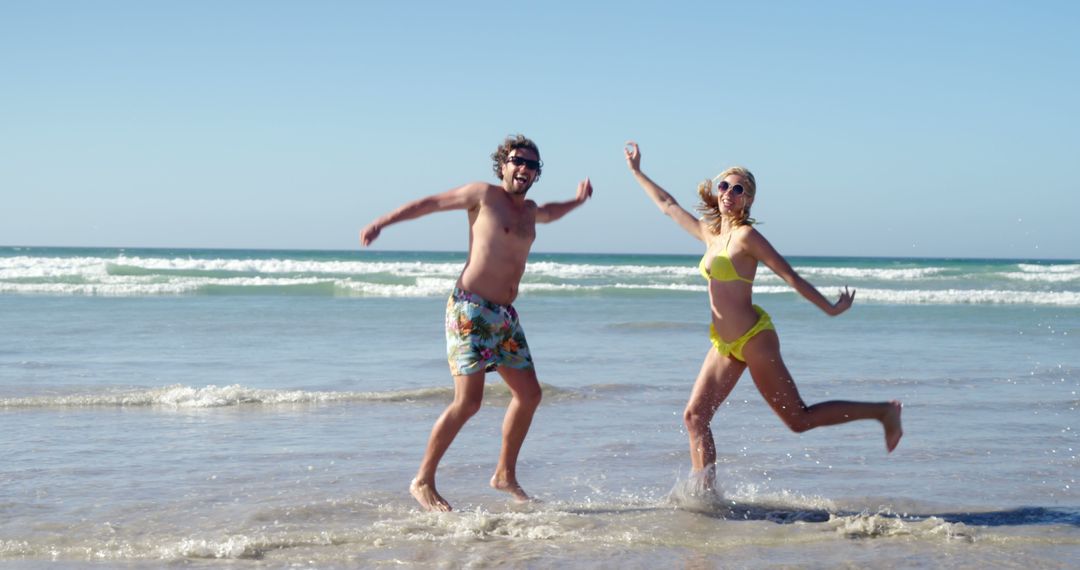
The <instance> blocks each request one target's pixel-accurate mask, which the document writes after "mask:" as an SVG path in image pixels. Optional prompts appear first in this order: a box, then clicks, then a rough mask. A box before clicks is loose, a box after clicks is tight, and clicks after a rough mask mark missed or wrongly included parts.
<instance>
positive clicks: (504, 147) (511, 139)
mask: <svg viewBox="0 0 1080 570" xmlns="http://www.w3.org/2000/svg"><path fill="white" fill-rule="evenodd" d="M519 148H527V149H529V150H531V151H533V152H535V153H536V160H540V149H539V148H537V147H536V143H534V142H532V141H531V140H529V139H528V138H526V137H525V135H522V134H517V135H512V136H508V137H506V140H504V141H503V143H502V144H501V145H499V148H497V149H495V152H493V153H491V160H492V163H491V170H493V171H494V172H495V178H498V179H499V180H502V167H503V164H506V157H508V156H510V151H512V150H516V149H519ZM543 168H544V163H543V162H541V163H540V167H539V168H537V169H536V178H534V179H533V182H535V181H537V180H540V171H541V170H543Z"/></svg>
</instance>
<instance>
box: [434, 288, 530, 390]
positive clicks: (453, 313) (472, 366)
mask: <svg viewBox="0 0 1080 570" xmlns="http://www.w3.org/2000/svg"><path fill="white" fill-rule="evenodd" d="M446 359H447V361H448V362H449V364H450V373H451V374H453V375H454V376H463V375H466V374H474V373H476V372H480V371H485V372H491V371H492V370H495V369H496V368H498V367H499V366H509V367H510V368H518V369H528V368H532V367H533V360H532V355H531V354H530V353H529V344H528V343H527V342H525V331H524V329H522V328H521V323H520V322H519V321H518V314H517V311H515V310H514V307H513V306H512V305H498V304H496V303H492V302H491V301H488V300H487V299H484V298H483V297H481V296H479V295H476V294H475V293H470V292H468V291H464V290H462V289H460V288H458V287H455V288H454V292H453V293H451V294H450V298H449V299H448V300H447V301H446Z"/></svg>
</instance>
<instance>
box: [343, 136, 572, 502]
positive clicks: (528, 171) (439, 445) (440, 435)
mask: <svg viewBox="0 0 1080 570" xmlns="http://www.w3.org/2000/svg"><path fill="white" fill-rule="evenodd" d="M491 158H492V160H493V164H492V169H493V170H494V172H495V175H496V176H497V177H498V178H499V180H501V181H502V185H501V186H495V185H493V184H488V183H486V182H470V183H468V184H465V185H464V186H460V187H458V188H454V189H453V190H449V191H447V192H444V193H442V194H436V195H433V196H428V197H426V198H421V199H419V200H416V201H413V202H409V203H408V204H405V205H404V206H401V207H400V208H398V209H396V210H394V211H392V212H390V213H388V214H386V215H384V216H382V217H380V218H378V219H376V220H375V221H374V222H372V223H371V224H370V225H369V226H368V227H366V228H364V229H363V231H361V232H360V243H361V244H363V245H365V246H367V245H370V244H371V242H373V241H374V240H375V238H377V237H378V236H379V233H380V232H381V231H382V229H383V228H385V227H386V226H388V225H390V224H394V223H397V222H402V221H405V220H411V219H414V218H419V217H421V216H426V215H428V214H431V213H433V212H442V211H446V210H466V211H467V212H468V214H469V256H468V260H467V261H466V263H465V267H464V269H462V271H461V276H460V277H458V280H457V283H456V286H455V288H454V291H453V293H452V294H451V295H450V299H449V300H448V302H447V305H446V352H447V357H448V360H449V363H450V373H451V374H452V375H453V377H454V401H453V402H452V403H451V404H450V405H449V406H448V407H447V408H446V410H445V411H444V412H443V413H442V415H441V416H439V419H438V420H436V421H435V426H434V427H433V428H432V430H431V437H430V438H429V439H428V444H427V449H426V450H425V452H424V459H423V461H422V462H421V463H420V469H419V471H418V472H417V474H416V478H414V479H413V480H412V483H411V484H410V485H409V492H410V493H412V496H413V497H415V498H416V500H417V502H419V503H420V506H421V507H423V508H424V509H426V510H431V511H449V510H450V504H449V503H448V502H446V500H445V499H443V498H442V496H441V495H439V492H438V491H437V490H436V489H435V470H436V469H437V468H438V466H439V460H440V459H442V456H443V454H444V453H446V450H447V448H449V447H450V443H451V442H453V441H454V437H455V436H457V434H458V431H460V430H461V427H462V426H464V425H465V422H466V421H468V420H469V418H470V417H472V416H473V415H474V414H475V413H476V412H477V411H478V410H479V409H480V403H481V400H482V399H483V395H484V376H485V373H486V372H488V371H492V370H497V371H498V372H499V375H500V376H502V378H503V380H504V381H505V382H506V384H507V386H509V388H510V392H511V394H512V396H513V397H512V399H511V401H510V405H509V407H508V408H507V410H506V417H505V419H504V420H503V427H502V432H503V441H502V450H501V452H500V454H499V464H498V466H497V467H496V468H495V474H494V475H493V476H492V478H491V486H492V487H493V488H495V489H498V490H500V491H505V492H507V493H510V494H511V495H512V496H513V497H514V498H515V499H516V500H518V501H527V500H529V496H528V495H527V494H526V493H525V491H524V490H523V489H522V488H521V485H520V484H518V480H517V472H516V470H517V458H518V452H519V451H521V444H522V443H523V442H524V441H525V434H526V433H527V432H528V430H529V425H530V424H531V423H532V418H533V413H534V412H535V411H536V408H537V406H539V405H540V383H539V381H537V379H536V370H535V368H534V367H533V361H532V355H531V354H530V353H529V346H528V344H527V343H526V341H525V332H524V330H523V329H522V328H521V325H520V323H519V322H518V316H517V312H516V311H515V310H514V307H513V306H512V305H511V303H513V301H514V299H516V298H517V294H518V287H519V286H520V284H521V276H522V275H523V274H524V273H525V262H526V260H527V258H528V256H529V250H530V248H531V247H532V243H533V240H534V239H535V238H536V224H537V222H539V223H548V222H553V221H555V220H557V219H559V218H561V217H563V216H565V215H566V214H567V213H569V212H570V211H571V210H573V209H574V208H577V207H578V206H580V205H581V204H583V203H585V201H586V200H588V199H589V197H590V196H592V184H591V183H590V182H589V179H588V178H586V179H585V180H583V181H582V182H580V183H578V188H577V195H576V196H575V198H574V199H573V200H569V201H566V202H551V203H548V204H544V205H543V206H537V204H536V202H534V201H532V200H528V199H526V198H525V194H526V193H527V192H528V191H529V188H531V187H532V185H533V183H534V182H536V181H537V180H538V179H539V178H540V170H541V168H542V166H543V163H542V162H541V161H540V151H539V149H537V147H536V144H535V143H533V142H532V141H531V140H529V139H527V138H525V137H524V136H522V135H517V136H514V137H508V138H507V139H506V140H505V141H503V143H502V145H500V146H499V148H498V149H496V150H495V153H494V154H492V155H491Z"/></svg>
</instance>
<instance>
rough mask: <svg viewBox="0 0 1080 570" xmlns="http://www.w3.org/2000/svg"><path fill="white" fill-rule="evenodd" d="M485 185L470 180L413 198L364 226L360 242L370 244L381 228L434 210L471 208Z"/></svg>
mask: <svg viewBox="0 0 1080 570" xmlns="http://www.w3.org/2000/svg"><path fill="white" fill-rule="evenodd" d="M486 187H487V185H486V184H484V183H483V182H471V183H469V184H466V185H464V186H459V187H458V188H454V189H453V190H447V191H446V192H443V193H442V194H434V195H431V196H427V197H425V198H420V199H419V200H413V201H412V202H409V203H407V204H405V205H404V206H401V207H400V208H398V209H396V210H393V211H391V212H389V213H386V214H383V215H382V216H379V217H378V218H376V219H375V221H374V222H371V223H370V224H368V226H367V227H366V228H364V229H363V230H360V243H361V244H362V245H364V246H368V245H371V242H373V241H375V238H377V237H379V233H380V232H381V231H382V229H383V228H385V227H386V226H389V225H390V224H396V223H398V222H404V221H406V220H414V219H416V218H420V217H423V216H426V215H428V214H432V213H435V212H443V211H446V210H468V209H470V208H473V207H474V206H476V205H477V204H479V203H480V197H481V196H482V194H483V191H484V188H486Z"/></svg>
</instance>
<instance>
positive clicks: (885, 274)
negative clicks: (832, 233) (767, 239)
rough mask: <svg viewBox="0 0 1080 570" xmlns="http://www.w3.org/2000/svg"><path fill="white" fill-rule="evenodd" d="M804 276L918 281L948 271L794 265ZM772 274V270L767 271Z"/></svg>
mask: <svg viewBox="0 0 1080 570" xmlns="http://www.w3.org/2000/svg"><path fill="white" fill-rule="evenodd" d="M795 270H796V271H798V272H799V273H800V274H801V275H803V276H804V277H835V278H839V279H848V280H874V281H919V280H923V279H927V278H929V277H935V276H938V275H941V274H942V273H945V272H946V271H948V270H947V269H946V268H944V267H911V268H903V269H880V268H878V269H875V268H861V267H796V268H795ZM769 273H770V274H772V272H769Z"/></svg>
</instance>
